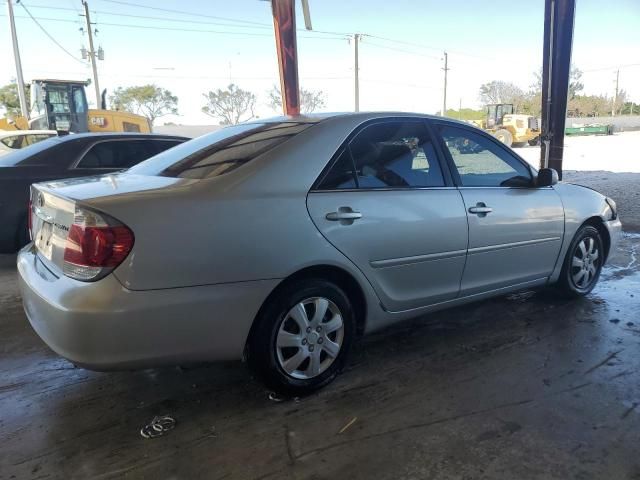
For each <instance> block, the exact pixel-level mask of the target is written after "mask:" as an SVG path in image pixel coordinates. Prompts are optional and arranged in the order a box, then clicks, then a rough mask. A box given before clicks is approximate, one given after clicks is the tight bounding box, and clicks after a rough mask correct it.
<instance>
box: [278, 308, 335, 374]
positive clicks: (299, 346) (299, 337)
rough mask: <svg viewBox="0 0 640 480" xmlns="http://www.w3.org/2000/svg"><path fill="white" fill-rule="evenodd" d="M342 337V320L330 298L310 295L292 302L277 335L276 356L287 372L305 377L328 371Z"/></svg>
mask: <svg viewBox="0 0 640 480" xmlns="http://www.w3.org/2000/svg"><path fill="white" fill-rule="evenodd" d="M343 340H344V321H343V318H342V314H341V313H340V310H339V309H338V307H337V306H336V304H335V303H333V302H332V301H331V300H329V299H327V298H324V297H312V298H307V299H305V300H302V301H301V302H299V303H297V304H296V305H294V306H293V307H292V308H291V309H290V310H289V312H288V313H287V314H286V315H285V316H284V318H283V319H282V322H281V324H280V328H279V329H278V333H277V335H276V346H275V347H276V355H277V358H278V363H279V364H280V367H281V368H282V369H283V370H284V371H285V372H286V374H287V375H289V376H291V377H293V378H297V379H302V380H308V379H311V378H314V377H317V376H318V375H320V374H321V373H322V372H324V371H325V370H327V368H329V367H330V366H331V364H333V362H334V361H335V359H336V358H337V357H338V354H339V353H340V350H341V348H342V342H343Z"/></svg>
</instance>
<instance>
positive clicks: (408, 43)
mask: <svg viewBox="0 0 640 480" xmlns="http://www.w3.org/2000/svg"><path fill="white" fill-rule="evenodd" d="M364 36H365V37H371V38H377V39H378V40H384V41H387V42H392V43H397V44H400V45H408V46H411V47H416V48H424V49H426V50H438V51H442V50H443V49H442V47H433V46H430V45H424V44H421V43H415V42H406V41H404V40H396V39H394V38H389V37H381V36H379V35H370V34H365V35H364ZM447 52H449V53H454V54H456V55H463V56H465V57H473V58H481V59H484V60H498V59H497V58H493V57H486V56H483V55H474V54H472V53H466V52H461V51H457V50H449V49H447Z"/></svg>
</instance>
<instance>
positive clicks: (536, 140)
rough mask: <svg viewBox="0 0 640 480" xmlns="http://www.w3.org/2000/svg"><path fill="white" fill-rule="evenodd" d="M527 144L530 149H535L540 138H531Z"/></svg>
mask: <svg viewBox="0 0 640 480" xmlns="http://www.w3.org/2000/svg"><path fill="white" fill-rule="evenodd" d="M528 143H529V145H531V146H532V147H537V146H538V145H540V137H536V138H532V139H531V140H529V142H528Z"/></svg>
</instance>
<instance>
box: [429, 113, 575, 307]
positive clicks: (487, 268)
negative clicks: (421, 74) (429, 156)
mask: <svg viewBox="0 0 640 480" xmlns="http://www.w3.org/2000/svg"><path fill="white" fill-rule="evenodd" d="M436 131H437V132H438V133H439V134H440V135H441V139H442V142H443V144H444V150H445V155H447V156H448V161H449V163H450V165H451V169H452V172H453V174H454V180H455V181H456V183H457V184H458V187H459V189H460V193H461V194H462V198H463V200H464V204H465V208H466V210H467V217H468V221H469V249H468V253H467V262H466V266H465V270H464V275H463V277H462V284H461V291H460V295H461V296H466V295H473V294H475V293H480V292H484V291H490V290H495V289H499V288H502V287H508V286H512V285H516V284H522V283H526V282H533V281H537V280H541V279H544V278H545V277H548V276H549V275H550V274H551V272H552V271H553V268H554V266H555V263H556V260H557V258H558V254H559V251H560V246H561V243H562V237H563V234H564V209H563V206H562V202H561V200H560V196H559V195H558V194H557V193H556V192H555V190H554V189H553V188H552V187H542V188H537V187H535V186H534V179H533V176H532V173H531V169H530V168H529V166H528V165H526V164H525V163H524V161H522V160H520V159H519V158H518V157H517V156H516V155H515V154H514V153H513V152H511V150H510V149H508V148H507V147H505V146H503V145H501V144H500V143H499V142H498V141H496V140H495V139H494V138H492V137H490V136H489V135H487V134H485V133H484V132H481V131H478V130H476V129H472V128H467V127H464V126H452V125H451V124H444V123H441V124H438V125H437V127H436Z"/></svg>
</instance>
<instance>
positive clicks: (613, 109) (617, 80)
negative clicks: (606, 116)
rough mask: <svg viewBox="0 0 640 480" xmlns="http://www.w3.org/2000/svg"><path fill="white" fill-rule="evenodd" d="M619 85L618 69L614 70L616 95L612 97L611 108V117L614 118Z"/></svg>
mask: <svg viewBox="0 0 640 480" xmlns="http://www.w3.org/2000/svg"><path fill="white" fill-rule="evenodd" d="M619 84H620V69H618V70H616V94H615V96H614V97H613V108H612V109H611V116H612V117H615V116H616V105H617V103H618V95H619V94H620V91H619V90H618V86H619Z"/></svg>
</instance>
